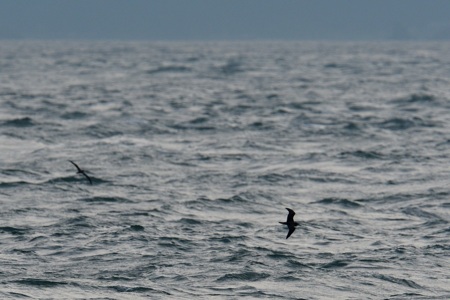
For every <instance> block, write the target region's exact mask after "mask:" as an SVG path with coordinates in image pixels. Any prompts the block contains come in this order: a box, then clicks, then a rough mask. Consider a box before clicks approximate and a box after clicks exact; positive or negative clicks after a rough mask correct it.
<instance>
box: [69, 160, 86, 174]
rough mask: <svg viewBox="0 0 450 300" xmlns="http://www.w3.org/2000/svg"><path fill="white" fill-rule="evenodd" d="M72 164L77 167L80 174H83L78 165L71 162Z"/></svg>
mask: <svg viewBox="0 0 450 300" xmlns="http://www.w3.org/2000/svg"><path fill="white" fill-rule="evenodd" d="M69 161H70V162H71V163H72V165H74V166H75V168H77V171H78V172H80V173H81V172H83V171H82V170H81V169H80V167H79V166H78V165H77V164H76V163H74V162H73V161H71V160H69Z"/></svg>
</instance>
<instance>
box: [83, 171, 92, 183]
mask: <svg viewBox="0 0 450 300" xmlns="http://www.w3.org/2000/svg"><path fill="white" fill-rule="evenodd" d="M80 173H81V174H83V175H84V176H85V177H86V178H87V180H89V183H90V184H92V180H91V178H90V177H89V176H88V175H87V174H86V173H84V171H83V172H80Z"/></svg>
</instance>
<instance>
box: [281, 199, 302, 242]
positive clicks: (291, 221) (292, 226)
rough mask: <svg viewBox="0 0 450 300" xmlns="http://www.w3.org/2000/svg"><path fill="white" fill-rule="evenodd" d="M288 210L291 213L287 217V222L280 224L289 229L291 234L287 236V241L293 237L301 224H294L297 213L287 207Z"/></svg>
mask: <svg viewBox="0 0 450 300" xmlns="http://www.w3.org/2000/svg"><path fill="white" fill-rule="evenodd" d="M286 209H287V210H288V212H289V214H288V216H287V220H286V222H279V223H280V224H283V225H287V227H288V228H289V232H288V234H287V236H286V239H288V238H289V237H290V236H291V234H292V233H293V232H294V231H295V226H297V225H299V224H298V223H297V222H294V215H295V211H293V210H292V209H290V208H287V207H286Z"/></svg>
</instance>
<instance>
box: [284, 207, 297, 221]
mask: <svg viewBox="0 0 450 300" xmlns="http://www.w3.org/2000/svg"><path fill="white" fill-rule="evenodd" d="M286 209H287V211H288V212H289V214H288V216H287V221H288V222H289V220H290V221H292V222H293V221H294V216H295V211H293V210H292V209H290V208H287V207H286Z"/></svg>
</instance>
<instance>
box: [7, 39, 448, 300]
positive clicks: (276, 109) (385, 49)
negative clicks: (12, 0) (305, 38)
mask: <svg viewBox="0 0 450 300" xmlns="http://www.w3.org/2000/svg"><path fill="white" fill-rule="evenodd" d="M69 160H73V161H74V162H75V163H77V164H78V165H79V166H80V167H81V168H82V169H84V170H85V171H86V174H88V176H89V177H90V178H91V179H92V181H93V184H92V185H91V184H89V182H88V181H87V179H86V178H85V177H84V176H83V175H82V174H77V173H76V171H77V170H76V168H75V167H74V166H73V165H72V164H71V163H70V162H69ZM0 207H1V209H0V265H1V268H0V299H262V298H266V299H450V43H437V42H436V43H434V42H372V43H368V42H359V43H353V42H112V41H111V42H101V41H80V42H76V41H48V42H46V41H0ZM286 207H287V208H292V209H293V210H295V212H296V215H295V221H297V222H299V223H300V224H299V226H298V227H297V230H296V231H295V232H294V233H293V234H292V236H291V237H290V238H289V239H286V234H287V231H288V229H287V228H286V226H284V225H281V224H279V223H278V222H283V221H286V217H287V210H286V209H285V208H286Z"/></svg>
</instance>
